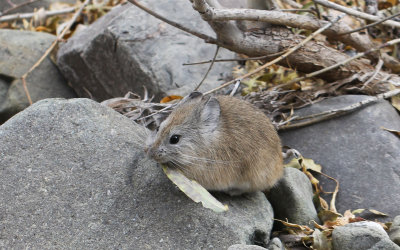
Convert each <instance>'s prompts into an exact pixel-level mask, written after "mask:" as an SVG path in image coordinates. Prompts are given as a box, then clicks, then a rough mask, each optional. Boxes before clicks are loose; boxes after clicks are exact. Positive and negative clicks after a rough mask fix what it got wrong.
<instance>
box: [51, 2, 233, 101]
mask: <svg viewBox="0 0 400 250" xmlns="http://www.w3.org/2000/svg"><path fill="white" fill-rule="evenodd" d="M141 4H143V5H145V6H147V7H148V8H150V9H152V10H153V11H155V12H157V13H159V14H161V15H163V16H165V17H166V18H168V19H170V20H174V21H175V22H178V23H180V24H184V25H185V26H187V27H190V28H191V29H193V30H197V31H199V32H202V33H205V34H208V35H209V36H213V37H215V34H214V32H213V31H212V30H211V28H210V27H209V25H208V23H206V22H205V21H204V20H202V19H201V17H200V15H199V14H198V13H197V12H196V11H195V10H193V8H192V5H191V3H190V1H187V0H176V1H174V2H173V3H172V2H169V1H155V0H146V1H141ZM215 50H216V47H215V45H211V44H206V43H205V42H204V41H203V40H201V39H199V38H197V37H194V36H192V35H190V34H188V33H185V32H183V31H181V30H179V29H177V28H175V27H172V26H170V25H168V24H166V23H164V22H161V21H160V20H158V19H156V18H154V17H153V16H150V15H149V14H147V13H146V12H144V11H143V10H141V9H139V8H137V7H136V6H133V5H132V4H130V3H127V4H125V5H123V6H120V7H116V8H114V9H113V10H112V11H110V12H109V13H107V14H106V15H105V16H103V17H102V18H100V19H99V20H97V21H96V22H95V23H94V24H92V25H90V26H89V27H88V28H87V29H85V30H82V31H81V32H78V33H77V34H75V35H74V36H73V37H72V38H70V39H68V42H67V43H65V44H64V45H61V47H60V50H59V52H58V65H59V67H60V69H61V71H62V72H63V74H64V76H65V77H66V78H67V79H68V80H69V81H70V82H71V83H72V85H73V88H74V89H75V91H76V92H77V93H78V94H79V96H83V97H88V96H92V97H93V98H94V99H96V100H98V101H101V100H105V99H108V98H111V97H117V96H123V95H125V94H126V93H127V92H128V91H132V92H135V93H138V94H141V93H143V86H145V87H146V88H147V89H148V90H149V92H150V93H151V94H154V95H156V96H157V97H161V96H163V95H166V94H173V95H186V94H188V93H189V92H191V91H193V90H194V88H195V87H196V86H197V84H198V83H199V82H200V81H201V80H202V79H203V77H204V75H205V74H206V72H207V70H208V68H209V65H208V64H199V65H192V66H183V65H182V64H184V63H189V62H200V61H205V60H211V59H212V58H213V56H214V53H215ZM218 55H219V56H218V58H234V57H235V54H234V53H233V52H229V51H227V50H225V49H220V52H219V54H218ZM234 65H235V63H232V62H228V63H216V64H214V66H213V68H212V70H211V71H210V73H209V75H208V77H207V79H206V80H205V81H204V83H203V85H202V86H201V87H200V89H199V90H200V91H205V90H210V89H212V88H214V87H216V86H219V84H220V83H221V82H223V80H222V79H221V78H224V77H223V75H224V74H226V73H228V74H229V73H230V72H232V68H233V66H234ZM89 93H90V94H89Z"/></svg>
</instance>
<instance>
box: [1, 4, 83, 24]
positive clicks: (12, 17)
mask: <svg viewBox="0 0 400 250" xmlns="http://www.w3.org/2000/svg"><path fill="white" fill-rule="evenodd" d="M75 10H76V8H75V7H70V8H65V9H62V10H52V11H45V12H44V14H45V16H46V17H50V16H58V15H62V14H68V13H72V12H74V11H75ZM34 16H35V13H17V14H12V15H6V16H2V17H0V23H4V22H9V21H14V20H22V19H29V18H33V17H34Z"/></svg>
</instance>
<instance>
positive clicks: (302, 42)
mask: <svg viewBox="0 0 400 250" xmlns="http://www.w3.org/2000/svg"><path fill="white" fill-rule="evenodd" d="M342 17H343V16H338V17H336V18H335V20H333V21H332V22H331V23H328V24H327V25H325V26H324V27H322V28H320V29H319V30H317V31H315V32H314V33H312V34H311V35H310V36H308V37H307V38H306V39H304V40H303V41H301V42H300V43H299V44H297V45H296V46H295V47H293V48H291V49H289V50H288V51H287V52H286V53H285V54H283V55H281V56H279V57H278V58H276V59H274V60H272V61H270V62H268V63H266V64H264V65H262V66H261V67H258V68H257V69H255V70H253V71H251V72H249V73H247V74H244V75H242V76H240V77H238V78H236V79H234V80H232V81H229V82H227V83H224V84H222V85H221V86H219V87H217V88H215V89H213V90H210V91H207V92H206V93H204V95H208V94H211V93H213V92H215V91H217V90H219V89H222V88H225V87H226V86H229V85H230V84H232V83H234V82H236V81H241V80H243V79H245V78H247V77H249V76H251V75H253V74H255V73H257V72H260V71H261V70H263V69H265V68H267V67H269V66H271V65H272V64H275V63H277V62H279V61H280V60H282V59H285V58H286V57H288V56H289V55H290V54H292V53H293V52H295V51H296V50H298V49H299V48H301V47H302V46H304V44H306V43H307V42H308V41H310V40H311V39H313V38H314V37H315V36H317V35H318V34H321V33H322V32H323V31H324V30H326V29H327V28H329V27H330V26H332V25H333V24H334V23H335V22H337V21H339V20H340V19H341V18H342Z"/></svg>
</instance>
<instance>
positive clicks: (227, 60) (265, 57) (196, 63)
mask: <svg viewBox="0 0 400 250" xmlns="http://www.w3.org/2000/svg"><path fill="white" fill-rule="evenodd" d="M283 53H285V51H280V52H278V53H274V54H271V55H267V56H257V57H248V58H237V59H218V60H215V61H214V62H241V61H250V60H262V59H267V58H271V57H276V56H279V55H282V54H283ZM212 62H213V60H208V61H202V62H194V63H184V64H182V65H183V66H188V65H198V64H206V63H212Z"/></svg>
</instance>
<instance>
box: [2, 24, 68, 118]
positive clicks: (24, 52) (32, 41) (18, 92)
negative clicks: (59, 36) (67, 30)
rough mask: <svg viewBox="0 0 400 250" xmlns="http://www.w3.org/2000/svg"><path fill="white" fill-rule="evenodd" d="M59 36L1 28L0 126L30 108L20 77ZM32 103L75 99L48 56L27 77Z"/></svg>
mask: <svg viewBox="0 0 400 250" xmlns="http://www.w3.org/2000/svg"><path fill="white" fill-rule="evenodd" d="M55 38H56V37H55V36H53V35H50V34H46V33H40V32H30V31H18V30H6V29H0V79H1V83H0V98H1V99H0V123H2V122H4V121H5V120H7V119H8V118H10V117H11V116H12V115H14V114H16V113H18V112H19V111H21V110H23V109H24V108H26V107H27V106H28V105H29V102H28V99H27V97H26V95H25V91H24V89H23V86H22V82H21V80H19V78H20V77H21V76H22V75H24V74H25V73H26V72H27V71H28V70H29V69H30V68H31V67H32V65H34V64H35V63H36V61H37V60H39V58H40V57H41V56H42V55H43V53H44V52H45V51H46V49H47V48H48V47H50V45H51V43H52V42H53V41H54V39H55ZM26 81H27V87H28V90H29V93H30V96H31V98H32V101H33V102H36V101H38V100H42V99H45V98H51V97H64V98H72V97H76V95H75V93H74V91H73V90H72V89H71V88H70V87H69V86H68V85H67V82H66V80H65V79H64V77H63V76H62V75H61V74H60V72H59V71H58V69H57V67H56V66H55V65H54V64H53V62H52V61H51V60H50V58H49V57H48V58H47V59H45V60H44V61H43V62H42V63H41V64H40V65H39V67H37V68H36V69H35V70H34V71H33V72H32V73H31V74H29V75H28V77H27V79H26Z"/></svg>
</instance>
